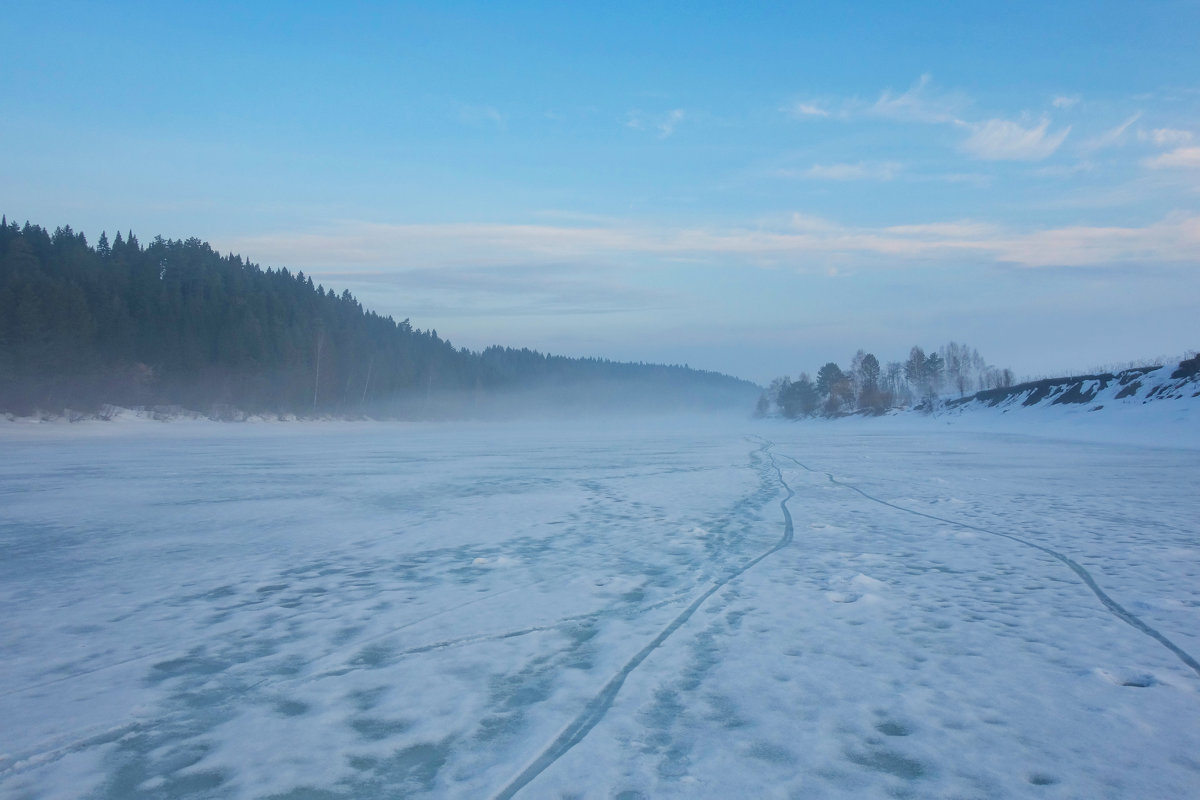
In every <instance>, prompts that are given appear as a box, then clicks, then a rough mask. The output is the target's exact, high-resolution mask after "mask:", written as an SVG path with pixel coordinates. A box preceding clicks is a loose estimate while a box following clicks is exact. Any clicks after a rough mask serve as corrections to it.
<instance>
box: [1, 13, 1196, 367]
mask: <svg viewBox="0 0 1200 800" xmlns="http://www.w3.org/2000/svg"><path fill="white" fill-rule="evenodd" d="M824 6H836V7H829V8H826V7H824ZM948 6H950V7H948ZM3 16H4V23H3V26H0V79H2V81H3V86H4V87H5V88H4V92H3V94H2V95H0V97H2V98H3V100H2V101H0V102H2V103H3V114H0V153H3V156H0V211H3V212H4V213H5V214H7V215H8V216H9V217H10V218H15V219H17V220H19V221H24V220H29V221H32V222H35V223H37V224H41V225H44V226H47V227H50V228H53V227H55V226H58V225H62V224H70V225H71V226H73V227H74V228H76V229H78V230H83V231H84V232H85V233H87V234H88V235H89V237H90V239H91V240H92V241H94V240H95V239H96V238H97V237H98V236H99V233H100V231H101V230H107V231H108V232H109V233H110V235H111V234H112V232H113V231H115V230H116V229H118V228H120V229H122V230H127V229H133V230H134V232H135V233H137V234H138V235H139V236H140V237H142V238H143V239H144V240H145V239H148V238H150V237H153V236H154V235H156V234H161V235H163V236H167V237H171V238H180V237H188V236H198V237H200V238H202V239H205V240H207V241H209V242H211V243H212V244H213V246H214V247H217V248H218V249H220V250H222V251H234V252H239V253H241V254H243V255H244V256H246V257H248V258H250V259H251V260H253V261H255V262H257V263H259V264H261V265H263V266H287V267H289V268H292V269H303V270H304V271H305V272H307V273H310V274H312V275H313V276H314V279H316V280H319V281H321V282H323V283H324V284H325V285H326V286H331V287H334V288H336V289H337V290H339V291H340V290H341V289H343V288H349V289H350V290H351V291H352V292H354V293H355V294H356V295H357V296H358V297H359V299H360V300H361V301H362V302H363V303H364V305H366V306H367V307H369V308H373V309H375V310H378V311H380V312H382V313H387V314H392V315H393V316H396V317H397V318H405V317H408V318H411V320H412V322H413V324H414V325H416V326H417V327H421V328H436V329H437V330H438V332H439V333H440V334H442V335H443V336H446V337H448V338H450V340H451V341H452V342H454V344H456V345H459V346H468V347H472V348H481V347H484V346H487V345H489V344H493V343H500V344H507V345H512V346H518V347H520V346H528V347H533V348H537V349H540V350H544V351H550V352H556V353H564V354H570V355H599V356H606V357H611V358H617V359H629V360H644V361H667V362H673V363H689V364H691V365H692V366H697V367H702V368H707V369H716V370H720V371H724V372H729V373H732V374H736V375H739V376H742V377H747V378H751V379H753V380H757V381H760V382H765V381H767V380H769V379H770V378H771V377H772V376H775V375H780V374H789V375H792V376H795V375H796V374H797V373H798V372H799V371H800V370H802V369H803V370H809V371H813V370H815V369H816V367H818V366H820V364H822V363H824V362H825V361H827V360H836V361H839V362H843V363H845V362H848V361H849V359H850V357H851V356H852V355H853V353H854V351H855V350H857V349H858V348H860V347H861V348H865V349H867V350H868V351H872V352H875V353H876V354H877V355H878V356H879V358H880V359H881V360H882V361H887V360H893V359H900V358H902V357H903V356H904V355H905V354H906V353H907V350H908V348H909V347H910V346H911V345H912V344H918V343H919V344H921V345H923V346H924V347H926V348H927V349H928V348H930V347H936V346H937V345H939V344H942V343H944V342H946V341H948V340H950V339H955V340H958V341H966V342H967V343H969V344H971V345H974V346H975V347H977V348H979V350H980V351H981V352H982V353H983V355H984V356H985V357H986V358H987V359H988V360H989V361H991V362H993V363H995V364H997V365H999V366H1009V367H1012V368H1013V369H1015V370H1016V371H1017V373H1018V374H1024V375H1031V374H1043V373H1051V372H1057V371H1060V370H1066V369H1081V368H1089V367H1093V366H1097V365H1101V364H1112V363H1120V362H1125V361H1129V360H1134V359H1141V358H1152V357H1155V356H1160V355H1175V354H1180V353H1183V352H1184V351H1187V350H1190V349H1193V348H1196V347H1200V345H1198V344H1197V341H1200V335H1198V334H1200V325H1198V324H1197V322H1196V319H1197V318H1198V316H1200V315H1198V314H1197V311H1196V298H1197V297H1200V47H1197V45H1196V42H1197V41H1200V3H1197V2H1194V1H1192V2H1137V3H1132V2H1131V3H1111V2H1058V3H1042V2H1039V3H1023V2H1013V3H1003V4H995V3H961V4H941V3H930V4H898V3H854V4H801V3H794V2H793V3H780V4H766V3H764V4H757V5H755V7H754V8H752V9H747V8H741V7H739V5H738V4H707V3H687V4H684V3H671V4H665V3H663V4H653V3H628V4H619V3H605V4H602V5H601V4H596V5H586V6H585V5H583V4H568V3H509V4H464V3H437V4H433V3H431V4H399V3H347V4H337V5H332V4H330V5H327V6H324V7H320V8H318V7H317V6H316V4H313V6H312V7H309V6H308V5H305V4H296V3H283V2H278V3H276V2H258V3H239V4H224V3H216V2H208V3H203V4H195V3H190V4H188V3H119V2H115V3H103V4H101V3H78V4H74V3H56V2H40V3H26V2H19V1H18V2H11V1H10V2H8V3H6V4H5V10H4V15H3Z"/></svg>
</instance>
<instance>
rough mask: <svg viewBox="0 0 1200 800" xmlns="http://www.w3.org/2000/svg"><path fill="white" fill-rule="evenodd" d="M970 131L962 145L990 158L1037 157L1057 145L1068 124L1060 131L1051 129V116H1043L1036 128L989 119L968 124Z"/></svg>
mask: <svg viewBox="0 0 1200 800" xmlns="http://www.w3.org/2000/svg"><path fill="white" fill-rule="evenodd" d="M969 127H970V128H971V135H970V136H969V137H968V138H967V140H966V141H965V142H963V145H962V146H963V149H964V150H966V151H967V152H968V153H971V154H972V155H974V156H976V157H978V158H983V159H987V160H991V161H999V160H1011V161H1037V160H1040V159H1043V158H1046V157H1047V156H1049V155H1051V154H1052V153H1053V152H1054V151H1055V150H1057V149H1058V147H1059V145H1061V144H1062V143H1063V140H1064V139H1066V138H1067V134H1068V133H1070V132H1071V127H1070V126H1069V125H1068V126H1067V127H1066V128H1063V129H1062V130H1061V131H1058V132H1056V133H1050V132H1049V129H1050V120H1048V119H1043V120H1042V121H1041V123H1040V124H1039V125H1038V126H1037V127H1034V128H1025V127H1023V126H1022V125H1020V124H1019V123H1016V122H1012V121H1010V120H1006V119H989V120H987V121H986V122H980V123H977V124H972V125H969Z"/></svg>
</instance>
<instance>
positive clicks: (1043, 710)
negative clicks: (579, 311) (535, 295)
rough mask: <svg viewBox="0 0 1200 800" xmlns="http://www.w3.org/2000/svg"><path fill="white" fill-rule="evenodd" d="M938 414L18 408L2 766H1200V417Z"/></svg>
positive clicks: (351, 781)
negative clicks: (161, 414)
mask: <svg viewBox="0 0 1200 800" xmlns="http://www.w3.org/2000/svg"><path fill="white" fill-rule="evenodd" d="M1093 419H1095V415H1093ZM949 422H950V423H951V424H946V423H947V420H938V419H928V420H922V419H918V420H912V419H903V420H902V419H898V418H897V419H884V420H843V421H838V422H829V423H824V422H813V423H804V424H785V423H779V422H757V423H753V422H749V421H733V422H720V423H717V422H714V421H711V420H710V421H706V422H704V423H703V424H699V423H695V422H689V423H682V422H677V423H670V424H668V423H663V422H652V421H642V422H638V423H622V424H617V423H613V424H610V425H605V426H589V425H577V426H568V425H562V424H560V425H555V426H534V425H520V424H508V425H500V424H459V425H449V424H447V425H417V424H411V425H409V424H390V425H389V424H376V423H292V424H287V425H266V424H247V425H220V424H210V423H193V422H176V423H169V424H161V423H131V422H128V421H126V422H119V423H99V422H97V423H87V424H82V425H67V424H61V425H17V424H9V425H6V426H4V427H2V428H0V609H2V612H3V614H2V616H0V647H2V651H3V658H2V659H0V796H3V797H6V798H7V797H11V798H29V799H30V800H32V799H33V798H75V797H89V798H208V797H229V798H292V800H300V798H343V797H345V798H376V797H377V798H392V797H399V796H417V797H419V796H431V797H433V796H436V797H465V798H476V797H508V796H516V797H520V798H525V797H528V798H542V797H549V798H560V797H583V798H610V797H620V798H627V799H629V798H637V797H712V798H730V797H804V798H871V797H920V798H1025V797H1047V798H1082V797H1086V798H1151V797H1162V798H1167V797H1171V798H1178V797H1195V796H1200V671H1198V670H1197V669H1196V668H1195V667H1194V660H1195V658H1196V657H1197V656H1200V499H1198V495H1197V492H1196V487H1197V485H1200V450H1198V449H1196V446H1195V444H1194V443H1193V442H1192V440H1189V439H1188V436H1192V437H1193V439H1194V433H1187V434H1186V435H1182V436H1181V435H1172V434H1171V433H1170V428H1160V429H1156V430H1160V432H1161V430H1167V431H1168V432H1167V433H1166V434H1163V435H1159V436H1156V437H1150V438H1149V439H1147V441H1150V442H1152V445H1147V444H1145V443H1136V442H1135V441H1133V440H1135V439H1136V438H1137V437H1136V434H1131V433H1129V428H1128V426H1125V425H1124V423H1122V427H1121V430H1122V431H1124V432H1123V433H1122V434H1121V435H1120V436H1112V437H1109V440H1107V441H1084V439H1088V438H1091V439H1095V438H1097V436H1094V435H1092V436H1072V435H1070V434H1071V432H1072V431H1073V430H1075V428H1073V427H1072V426H1070V425H1066V426H1055V425H1052V424H1043V425H1040V426H1039V425H1030V426H1026V427H1021V426H1020V425H1019V423H1014V422H1012V421H1011V420H1005V422H1004V425H1003V426H990V427H989V426H987V425H975V426H972V424H970V422H969V421H968V420H967V418H966V417H963V418H958V419H955V420H949ZM1080 427H1082V424H1081V426H1080ZM1088 430H1089V431H1092V432H1094V431H1096V430H1101V431H1102V430H1103V428H1102V426H1101V427H1095V426H1093V427H1091V428H1088ZM1183 430H1184V429H1183V428H1177V432H1182V431H1183ZM1063 431H1065V432H1066V435H1065V438H1064V435H1063ZM1099 438H1101V439H1103V438H1104V437H1103V436H1100V437H1099ZM1164 444H1175V445H1180V444H1182V445H1184V446H1164ZM784 501H786V505H784ZM1068 562H1070V563H1068ZM1070 564H1074V565H1076V566H1077V567H1078V568H1079V569H1078V571H1076V570H1075V569H1073V568H1072V567H1071V566H1070ZM1084 575H1086V576H1089V577H1090V579H1091V581H1092V582H1093V584H1094V588H1093V587H1092V586H1089V585H1088V583H1087V581H1086V580H1085V578H1084V577H1083V576H1084ZM1104 598H1108V601H1107V602H1106V601H1105V600H1104ZM1188 659H1191V661H1192V663H1191V664H1189V663H1188Z"/></svg>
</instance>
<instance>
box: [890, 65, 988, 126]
mask: <svg viewBox="0 0 1200 800" xmlns="http://www.w3.org/2000/svg"><path fill="white" fill-rule="evenodd" d="M932 82H933V79H932V78H931V77H930V76H929V75H922V76H921V77H920V79H919V80H918V81H917V82H916V83H914V84H913V85H912V86H911V87H909V88H908V90H907V91H904V92H902V93H900V94H896V93H894V92H892V91H891V90H890V89H889V90H887V91H885V92H883V94H881V95H880V96H879V99H878V100H876V101H875V103H874V104H872V105H871V106H870V108H868V109H867V111H868V113H870V114H875V115H878V116H881V117H888V118H890V119H896V120H902V121H906V122H935V123H942V122H958V121H959V117H960V116H961V114H962V112H963V110H964V109H965V108H966V107H967V106H968V105H970V101H969V99H968V98H967V97H966V96H965V95H962V94H959V93H954V92H943V91H938V90H936V89H934V88H933V87H932Z"/></svg>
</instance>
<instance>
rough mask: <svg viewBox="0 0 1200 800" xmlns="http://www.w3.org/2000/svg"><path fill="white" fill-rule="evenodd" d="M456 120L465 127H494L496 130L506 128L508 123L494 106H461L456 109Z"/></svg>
mask: <svg viewBox="0 0 1200 800" xmlns="http://www.w3.org/2000/svg"><path fill="white" fill-rule="evenodd" d="M458 119H459V121H460V122H463V123H465V124H467V125H484V124H488V125H495V126H496V127H497V128H500V129H503V128H505V127H507V124H508V121H507V120H506V119H505V117H504V115H503V114H501V113H500V110H499V109H497V108H496V107H494V106H486V105H462V106H459V107H458Z"/></svg>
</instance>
